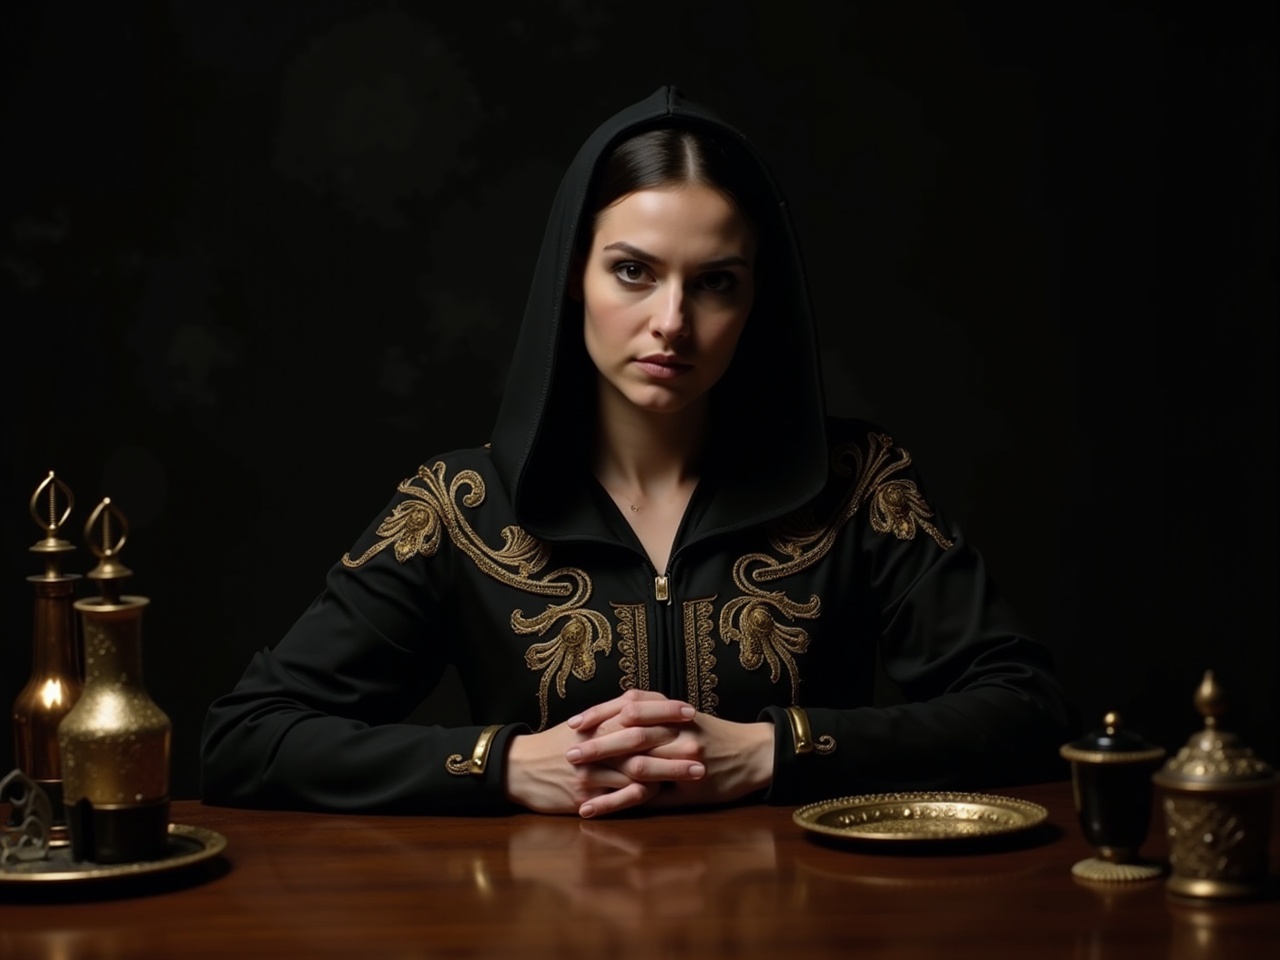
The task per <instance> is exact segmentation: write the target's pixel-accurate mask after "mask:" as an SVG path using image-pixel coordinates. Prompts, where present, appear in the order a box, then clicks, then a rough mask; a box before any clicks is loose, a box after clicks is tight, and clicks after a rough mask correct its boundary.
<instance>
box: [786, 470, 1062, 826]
mask: <svg viewBox="0 0 1280 960" xmlns="http://www.w3.org/2000/svg"><path fill="white" fill-rule="evenodd" d="M895 482H896V483H898V484H903V483H905V484H907V485H908V488H909V489H910V490H911V491H912V492H916V493H918V492H919V491H920V489H921V487H920V481H919V478H918V477H916V476H915V474H914V472H909V473H907V474H904V475H902V476H901V477H899V478H897V479H896V480H895ZM901 490H902V488H901V486H900V487H899V492H901ZM915 502H917V503H918V504H920V505H923V507H924V509H923V510H922V511H920V512H919V513H918V515H916V516H914V517H908V516H906V514H905V513H904V514H902V515H900V516H899V517H898V518H897V519H899V520H902V519H904V517H905V518H906V519H907V520H909V521H914V522H905V523H897V524H894V523H890V524H888V528H887V529H885V524H884V523H883V521H884V519H885V518H886V512H885V511H881V512H880V513H879V515H878V518H879V519H880V520H881V521H882V522H881V523H880V529H877V525H876V524H873V523H872V522H871V515H872V514H874V512H875V511H874V509H871V510H862V511H861V513H860V514H859V515H858V516H857V517H855V518H854V519H853V520H852V521H851V522H850V524H849V526H848V528H847V529H846V530H845V531H844V535H845V536H848V537H850V538H852V540H851V543H850V544H848V545H846V548H847V549H852V550H854V551H855V556H856V561H855V563H854V566H853V569H855V570H857V571H858V576H857V580H858V581H859V582H858V583H854V584H851V585H850V587H849V589H850V590H851V591H856V592H859V593H860V594H865V600H866V602H867V603H868V604H870V605H871V606H872V608H873V610H874V611H875V616H874V617H871V618H868V621H867V622H868V623H869V624H870V625H872V628H873V629H874V630H875V631H876V632H877V634H878V636H877V643H878V648H879V657H880V662H881V663H882V665H883V667H884V670H885V672H886V674H887V675H888V677H889V679H890V680H892V681H893V682H894V683H895V684H896V685H897V686H898V687H899V689H900V690H901V693H902V695H903V698H904V701H905V702H902V703H897V704H893V705H886V706H858V707H853V708H851V709H841V708H840V707H839V705H836V704H832V703H826V704H824V703H807V702H804V699H803V697H802V698H801V700H802V702H801V704H800V705H799V706H800V709H799V711H797V710H795V709H791V710H788V709H787V708H784V707H769V708H766V709H765V710H764V711H763V712H762V713H761V718H762V719H768V720H771V721H772V722H773V723H774V724H775V727H776V736H775V755H774V778H773V782H772V784H771V786H770V788H769V790H768V791H767V793H766V796H765V799H766V800H767V801H768V802H771V803H778V804H789V803H806V802H812V801H816V800H821V799H828V798H833V797H839V796H844V795H849V794H855V793H870V792H883V791H898V790H934V789H955V790H976V789H982V788H989V787H997V786H1001V785H1008V784H1016V783H1026V782H1033V781H1036V780H1044V779H1057V778H1059V777H1063V776H1066V775H1067V768H1066V766H1065V764H1064V762H1063V761H1062V760H1061V758H1060V756H1059V754H1058V750H1059V748H1060V746H1061V745H1062V744H1063V743H1065V742H1066V741H1067V740H1068V739H1070V738H1071V737H1072V736H1074V735H1075V734H1076V732H1077V729H1078V726H1079V724H1078V715H1077V712H1076V709H1075V707H1074V706H1073V705H1072V703H1071V702H1070V700H1069V699H1068V697H1067V694H1066V692H1065V690H1064V688H1063V686H1062V684H1061V683H1060V681H1059V679H1058V677H1057V675H1056V672H1055V668H1054V663H1053V658H1052V656H1051V654H1050V652H1049V650H1048V649H1047V648H1046V647H1045V646H1043V645H1042V644H1041V643H1039V642H1037V641H1036V640H1034V639H1032V638H1031V637H1030V636H1029V635H1028V634H1027V633H1026V632H1025V630H1024V629H1023V627H1022V626H1021V625H1020V623H1019V621H1018V619H1017V617H1016V616H1015V614H1014V612H1013V610H1012V609H1011V607H1010V606H1009V605H1008V604H1007V603H1006V601H1005V600H1004V599H1003V598H1002V597H1001V596H1000V595H999V593H998V591H997V589H996V587H995V586H994V584H993V583H992V581H991V578H990V577H989V576H988V573H987V569H986V566H985V564H984V562H983V559H982V556H981V555H980V553H979V552H978V551H977V550H976V549H975V548H974V547H973V546H972V545H971V544H969V543H968V542H967V541H966V540H965V538H964V536H963V534H962V532H961V531H960V530H959V529H957V528H956V527H955V526H954V525H950V524H947V523H946V522H945V521H944V520H942V519H940V518H937V517H934V516H933V512H932V510H931V509H930V508H928V506H927V504H925V501H924V499H923V496H920V497H919V498H918V500H917V501H915ZM869 506H870V507H872V508H874V507H875V506H876V504H874V503H871V504H869ZM888 519H890V520H893V519H894V518H893V517H892V516H889V517H888ZM918 521H925V522H924V523H921V522H918ZM935 524H936V525H935ZM935 534H936V536H935Z"/></svg>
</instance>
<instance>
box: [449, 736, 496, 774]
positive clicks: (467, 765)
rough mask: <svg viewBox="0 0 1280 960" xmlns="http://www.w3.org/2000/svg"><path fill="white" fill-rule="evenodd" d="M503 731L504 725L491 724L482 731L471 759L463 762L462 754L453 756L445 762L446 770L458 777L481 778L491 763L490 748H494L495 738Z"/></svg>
mask: <svg viewBox="0 0 1280 960" xmlns="http://www.w3.org/2000/svg"><path fill="white" fill-rule="evenodd" d="M501 729H502V724H500V723H491V724H489V726H487V727H485V728H484V729H483V730H481V731H480V736H479V737H477V738H476V745H475V749H474V750H472V751H471V759H470V760H463V759H462V754H460V753H455V754H451V755H450V757H449V759H448V760H446V761H445V762H444V766H445V769H446V770H448V771H449V772H450V773H452V774H456V775H458V776H467V775H468V774H469V775H471V776H475V777H478V776H481V775H482V774H483V773H484V769H485V767H486V766H487V765H488V763H489V748H490V747H491V746H493V738H494V737H496V736H497V735H498V731H499V730H501Z"/></svg>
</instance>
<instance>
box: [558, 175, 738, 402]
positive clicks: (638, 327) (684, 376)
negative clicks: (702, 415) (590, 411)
mask: <svg viewBox="0 0 1280 960" xmlns="http://www.w3.org/2000/svg"><path fill="white" fill-rule="evenodd" d="M755 253H756V238H755V232H754V230H753V229H752V228H751V226H750V224H749V223H748V222H747V221H746V220H745V219H744V218H743V216H742V215H741V214H740V213H739V212H738V210H737V208H736V207H735V206H734V205H733V204H732V203H731V202H730V201H729V200H728V199H727V198H726V197H725V196H724V194H722V193H720V192H719V191H718V190H716V189H715V188H713V187H708V186H704V185H702V184H673V185H671V186H663V187H658V188H654V189H647V190H637V191H635V192H634V193H629V194H626V195H625V196H623V197H622V198H621V199H619V200H617V201H615V202H614V203H613V204H611V205H610V206H608V207H606V208H605V209H604V210H602V211H601V212H600V213H599V214H598V215H597V217H596V222H595V234H594V236H593V237H592V240H591V249H590V252H589V254H588V257H587V261H586V264H585V265H584V267H583V273H582V282H581V296H582V300H583V307H584V310H583V313H584V328H585V339H586V346H587V353H588V354H589V355H590V357H591V360H592V362H593V363H594V364H595V366H596V369H597V370H598V371H599V375H600V382H601V388H602V390H603V392H604V394H605V397H604V399H605V400H606V401H607V400H609V399H610V395H612V397H613V398H621V399H623V400H625V401H626V402H628V403H631V404H633V405H634V406H636V407H639V408H641V409H643V410H648V411H653V412H659V413H675V412H678V411H681V410H683V409H685V408H686V407H688V406H689V404H691V403H693V402H695V401H700V400H703V399H704V398H705V397H706V396H707V393H708V391H709V390H710V389H711V387H712V386H713V385H714V384H715V383H716V381H717V380H719V379H720V377H721V375H723V374H724V372H725V370H727V369H728V367H729V362H730V361H731V360H732V359H733V351H734V348H735V347H736V346H737V344H738V337H739V336H740V335H741V333H742V328H743V326H744V325H745V324H746V321H747V315H748V314H750V313H751V305H752V303H753V301H754V299H755V283H754V263H755Z"/></svg>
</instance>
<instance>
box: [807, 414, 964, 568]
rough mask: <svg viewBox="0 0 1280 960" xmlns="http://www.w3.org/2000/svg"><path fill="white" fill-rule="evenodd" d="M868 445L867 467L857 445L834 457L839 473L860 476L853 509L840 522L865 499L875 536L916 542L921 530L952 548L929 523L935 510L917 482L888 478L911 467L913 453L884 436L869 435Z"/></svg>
mask: <svg viewBox="0 0 1280 960" xmlns="http://www.w3.org/2000/svg"><path fill="white" fill-rule="evenodd" d="M867 446H868V448H869V452H868V455H867V458H866V462H865V464H864V463H863V458H862V450H861V449H860V448H859V447H857V446H856V445H855V444H851V443H850V444H844V445H842V446H840V447H837V448H836V450H835V451H834V453H833V454H832V467H833V468H834V469H835V471H836V472H837V473H840V474H843V475H845V476H849V475H850V474H851V473H853V472H854V471H857V473H858V476H859V478H858V482H857V484H856V485H855V487H854V495H853V497H851V498H850V499H851V502H852V509H851V510H850V509H846V511H845V513H844V516H843V518H842V519H841V521H840V522H841V523H843V522H844V521H845V520H847V519H848V518H849V517H850V516H852V515H853V512H855V511H857V509H858V507H859V506H860V500H861V499H862V498H866V497H869V498H870V501H871V505H870V507H869V508H868V510H869V513H870V517H871V529H872V530H874V531H876V533H892V534H893V535H894V536H895V537H897V538H898V539H899V540H913V539H915V535H916V528H917V527H919V528H920V529H922V530H924V532H925V533H927V534H929V536H931V537H933V540H934V543H936V544H937V545H938V546H940V547H941V548H942V549H943V550H947V549H950V547H951V546H952V544H953V541H951V540H950V539H948V538H947V537H946V535H944V534H943V532H942V531H941V530H939V529H938V528H937V527H935V526H934V525H933V524H932V523H930V522H929V520H930V518H931V517H932V516H933V510H931V509H930V508H929V504H928V503H926V502H925V499H924V497H923V496H921V494H920V489H919V488H918V487H917V486H916V485H915V481H913V480H903V479H901V478H899V479H897V480H890V479H888V478H889V476H890V475H891V474H894V473H898V472H900V471H902V470H905V469H906V468H907V467H908V466H910V465H911V454H909V453H907V451H905V450H903V449H902V448H901V447H896V446H894V444H893V438H892V437H890V436H888V435H886V434H883V433H871V434H868V435H867ZM846 456H848V457H850V458H851V459H852V460H853V466H852V467H849V466H847V465H845V463H844V459H845V457H846Z"/></svg>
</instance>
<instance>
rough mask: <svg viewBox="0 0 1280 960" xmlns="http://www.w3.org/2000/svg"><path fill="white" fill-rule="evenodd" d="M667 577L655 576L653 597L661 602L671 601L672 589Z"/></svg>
mask: <svg viewBox="0 0 1280 960" xmlns="http://www.w3.org/2000/svg"><path fill="white" fill-rule="evenodd" d="M669 586H670V585H669V584H668V583H667V578H666V577H654V578H653V599H655V600H657V601H658V602H659V603H670V602H671V591H670V589H669Z"/></svg>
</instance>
